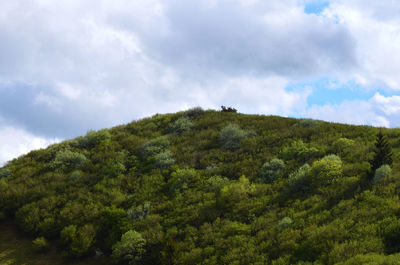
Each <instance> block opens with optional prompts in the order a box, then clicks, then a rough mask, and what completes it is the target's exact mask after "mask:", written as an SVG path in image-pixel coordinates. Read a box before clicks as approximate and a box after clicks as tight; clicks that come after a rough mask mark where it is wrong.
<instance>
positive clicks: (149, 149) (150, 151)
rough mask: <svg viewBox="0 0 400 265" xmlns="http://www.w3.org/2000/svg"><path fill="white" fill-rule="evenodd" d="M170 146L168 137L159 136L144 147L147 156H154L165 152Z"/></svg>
mask: <svg viewBox="0 0 400 265" xmlns="http://www.w3.org/2000/svg"><path fill="white" fill-rule="evenodd" d="M168 146H169V140H168V136H165V135H164V136H159V137H157V138H154V139H153V140H151V141H148V142H147V143H145V144H144V145H143V147H142V149H143V152H144V154H145V155H146V156H154V155H157V154H159V153H161V152H163V151H164V150H165V149H166V148H167V147H168Z"/></svg>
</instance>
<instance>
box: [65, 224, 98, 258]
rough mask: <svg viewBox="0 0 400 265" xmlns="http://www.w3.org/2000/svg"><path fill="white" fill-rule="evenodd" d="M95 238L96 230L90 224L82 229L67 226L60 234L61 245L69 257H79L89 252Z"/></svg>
mask: <svg viewBox="0 0 400 265" xmlns="http://www.w3.org/2000/svg"><path fill="white" fill-rule="evenodd" d="M95 236H96V230H95V228H94V227H93V225H91V224H85V225H83V226H82V227H77V226H76V225H69V226H67V227H65V228H64V229H63V230H62V231H61V233H60V239H61V243H62V244H63V245H64V246H65V248H66V255H67V256H69V257H75V258H76V257H81V256H83V255H85V254H87V253H88V252H89V250H91V248H92V246H93V244H94V240H95Z"/></svg>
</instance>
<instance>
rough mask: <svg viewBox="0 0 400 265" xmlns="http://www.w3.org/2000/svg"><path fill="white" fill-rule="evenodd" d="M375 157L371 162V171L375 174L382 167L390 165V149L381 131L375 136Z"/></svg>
mask: <svg viewBox="0 0 400 265" xmlns="http://www.w3.org/2000/svg"><path fill="white" fill-rule="evenodd" d="M374 151H375V155H374V159H373V160H372V161H371V170H372V172H375V170H377V169H378V168H379V167H380V166H382V165H389V166H391V165H392V162H393V159H392V156H393V154H392V147H391V145H390V144H389V143H388V141H387V139H386V137H385V136H384V135H383V133H382V131H379V133H378V134H377V136H376V142H375V150H374Z"/></svg>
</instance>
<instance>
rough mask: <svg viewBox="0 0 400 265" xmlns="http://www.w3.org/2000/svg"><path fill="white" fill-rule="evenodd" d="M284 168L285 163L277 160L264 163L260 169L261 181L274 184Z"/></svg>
mask: <svg viewBox="0 0 400 265" xmlns="http://www.w3.org/2000/svg"><path fill="white" fill-rule="evenodd" d="M284 167H285V162H283V160H281V159H278V158H274V159H272V160H271V161H269V162H266V163H265V164H264V165H263V166H262V168H261V174H260V178H261V181H262V182H264V183H271V182H274V181H275V180H276V179H277V178H278V176H279V174H280V173H281V170H282V169H283V168H284Z"/></svg>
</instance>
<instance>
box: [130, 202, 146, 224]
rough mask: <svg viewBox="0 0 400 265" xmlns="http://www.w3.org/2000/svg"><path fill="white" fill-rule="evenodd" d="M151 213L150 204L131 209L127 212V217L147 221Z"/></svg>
mask: <svg viewBox="0 0 400 265" xmlns="http://www.w3.org/2000/svg"><path fill="white" fill-rule="evenodd" d="M149 213H150V203H148V202H147V203H144V204H143V205H139V206H138V207H134V208H130V209H129V210H128V211H126V215H127V217H128V218H129V219H131V220H142V219H145V218H146V217H147V216H148V215H149Z"/></svg>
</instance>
